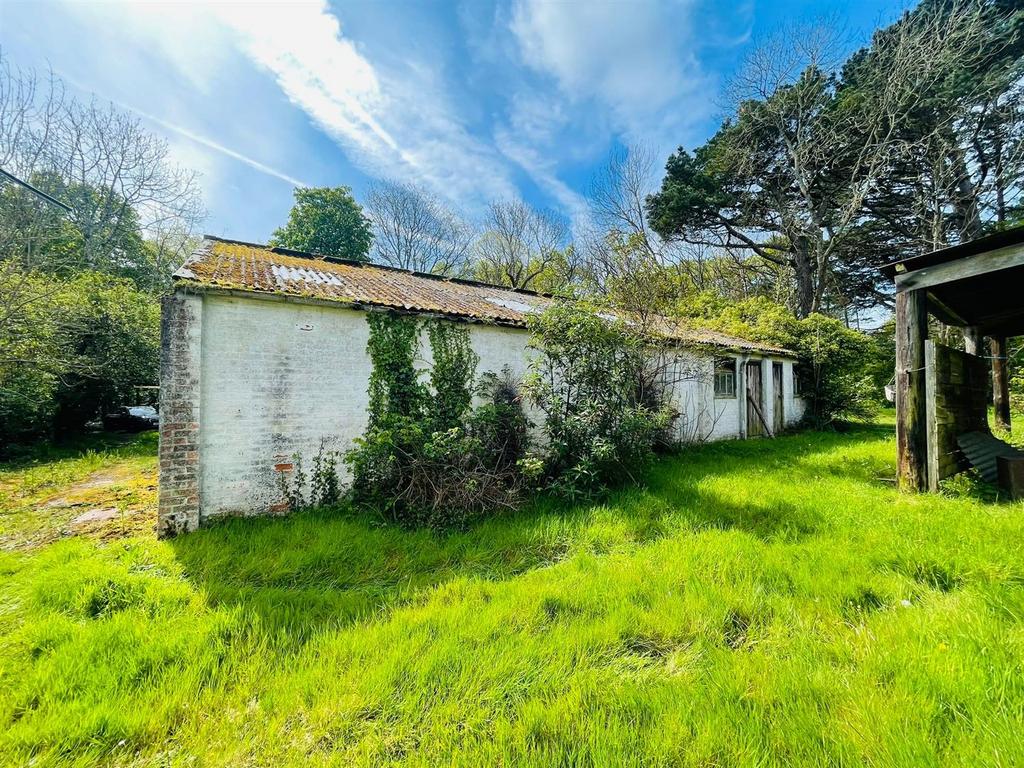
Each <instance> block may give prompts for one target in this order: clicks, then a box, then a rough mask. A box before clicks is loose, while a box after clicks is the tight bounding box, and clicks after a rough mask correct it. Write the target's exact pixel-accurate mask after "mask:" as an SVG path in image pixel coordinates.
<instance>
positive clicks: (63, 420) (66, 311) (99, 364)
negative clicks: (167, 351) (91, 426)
mask: <svg viewBox="0 0 1024 768" xmlns="http://www.w3.org/2000/svg"><path fill="white" fill-rule="evenodd" d="M67 290H68V296H69V301H68V303H67V304H66V305H65V306H64V307H62V308H61V312H62V317H61V318H60V319H59V320H58V322H59V323H60V324H61V329H62V331H63V333H64V342H65V343H64V350H65V353H66V354H67V356H68V357H67V358H66V359H67V362H68V366H67V368H66V370H65V372H64V374H63V375H62V377H61V384H60V386H59V387H58V389H57V392H56V402H57V413H56V428H57V429H58V431H61V432H65V433H66V432H70V431H74V430H77V429H80V428H81V427H82V425H83V424H85V422H86V421H88V420H89V419H91V418H93V417H95V416H96V414H97V413H99V412H102V411H103V410H106V409H109V408H112V407H114V406H116V405H119V404H122V403H129V402H132V401H133V400H134V398H135V397H136V394H135V389H134V387H136V386H139V385H152V384H156V383H157V375H158V368H159V364H160V305H159V304H158V303H157V301H156V299H155V298H153V297H152V296H151V295H150V294H148V293H143V292H141V291H139V290H137V289H136V288H135V287H134V286H133V285H132V284H131V283H130V282H129V281H127V280H114V279H111V278H108V277H104V276H103V275H98V274H83V275H81V276H79V277H77V278H75V279H74V280H73V281H71V282H70V283H69V284H68V286H67Z"/></svg>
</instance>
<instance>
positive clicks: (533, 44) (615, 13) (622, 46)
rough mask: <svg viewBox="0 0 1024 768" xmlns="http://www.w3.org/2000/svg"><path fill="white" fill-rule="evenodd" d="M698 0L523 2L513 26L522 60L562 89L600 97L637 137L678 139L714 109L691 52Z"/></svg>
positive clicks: (578, 97) (577, 96) (573, 95)
mask: <svg viewBox="0 0 1024 768" xmlns="http://www.w3.org/2000/svg"><path fill="white" fill-rule="evenodd" d="M693 10H694V9H693V3H692V2H688V1H682V2H673V1H672V0H646V1H643V2H630V3H614V2H590V3H551V2H545V0H519V1H518V2H517V4H516V6H515V8H514V9H513V13H512V20H511V24H510V26H511V29H512V32H513V33H514V35H515V36H516V38H517V40H518V42H519V49H520V52H521V55H522V57H523V60H524V61H525V63H526V64H527V65H528V66H530V67H531V68H532V69H533V70H535V71H537V72H541V73H543V74H546V75H549V76H550V77H552V78H553V79H554V80H555V81H556V82H557V84H558V87H559V89H560V91H561V92H562V94H563V95H564V96H565V97H567V98H568V99H570V100H573V101H576V102H580V101H585V100H595V101H596V102H598V103H599V104H600V105H601V106H604V107H606V108H608V109H609V110H610V111H611V115H612V118H613V121H614V123H615V127H616V129H617V130H619V131H620V132H622V133H623V134H625V135H626V137H627V139H629V140H631V141H644V142H651V143H654V144H657V145H661V144H664V143H665V142H669V143H675V144H678V143H679V142H680V141H682V140H683V139H684V138H686V136H685V135H683V134H685V133H686V132H687V131H689V130H692V128H693V127H694V126H695V125H697V124H698V123H699V122H700V121H701V120H703V119H704V118H706V117H707V116H708V115H709V114H710V112H711V109H712V104H711V100H712V90H711V87H710V86H711V81H710V78H709V77H708V76H707V75H706V73H704V72H703V71H702V69H701V67H700V65H699V63H698V61H697V59H696V57H695V56H694V55H693V53H692V50H693V48H694V47H696V46H695V43H694V33H693V30H692V16H693Z"/></svg>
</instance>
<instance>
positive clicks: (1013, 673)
mask: <svg viewBox="0 0 1024 768" xmlns="http://www.w3.org/2000/svg"><path fill="white" fill-rule="evenodd" d="M893 453H894V446H893V441H892V438H891V429H890V428H863V429H859V430H856V431H854V432H851V433H848V434H810V435H796V436H792V437H784V438H780V439H777V440H774V441H752V442H744V443H728V444H715V445H708V446H704V447H701V448H697V449H693V450H689V451H687V452H685V453H683V454H682V455H680V456H678V457H675V458H672V459H669V460H665V461H663V462H661V463H660V464H659V465H658V466H657V467H656V468H655V469H654V470H653V471H652V472H651V474H650V477H649V478H648V482H647V484H646V487H645V488H644V489H634V490H626V491H623V492H621V493H619V494H617V495H615V496H613V497H612V498H610V499H609V500H608V501H607V502H606V503H604V504H598V505H593V506H586V507H579V508H573V509H564V508H562V507H560V506H559V505H557V504H555V503H553V502H550V501H548V502H543V501H542V502H538V504H537V505H536V506H534V507H532V508H531V509H528V510H526V511H524V512H522V513H519V514H516V515H511V516H507V517H503V518H499V519H494V520H490V521H488V522H485V523H483V524H480V525H478V526H476V527H474V528H472V529H471V530H469V531H467V532H463V533H458V534H453V535H449V536H438V535H435V534H431V533H427V532H409V531H403V530H399V529H396V528H391V527H379V526H375V525H374V524H373V523H372V522H371V521H368V520H365V519H363V518H360V517H358V516H353V515H351V514H349V513H346V512H344V511H341V512H329V511H320V512H314V513H309V514H303V515H296V516H294V517H291V518H287V519H264V520H233V521H228V522H226V523H224V524H221V525H217V526H214V527H211V528H209V529H205V530H202V531H200V532H198V533H196V534H192V535H188V536H184V537H181V538H179V539H176V540H174V541H171V542H156V541H153V540H151V539H143V538H134V539H127V540H124V541H121V542H117V543H113V544H108V545H100V544H97V543H94V542H90V541H86V540H81V539H79V540H67V541H62V542H58V543H55V544H51V545H48V546H46V547H44V548H42V549H39V550H36V551H32V552H23V553H16V554H6V555H4V556H3V558H2V559H0V584H2V586H0V595H2V602H0V757H2V758H3V760H4V761H5V762H6V763H9V764H12V765H24V764H28V763H29V761H33V762H32V764H33V765H39V766H46V765H76V766H87V765H123V766H129V765H131V766H138V765H183V766H184V765H204V766H205V765H212V766H220V765H225V766H226V765H231V766H235V765H274V766H278V765H350V764H356V765H360V764H361V765H391V764H394V765H465V766H480V765H537V766H559V765H564V766H576V765H595V766H603V765H666V766H667V765H692V766H731V765H735V766H747V765H758V766H776V765H777V766H787V765H828V764H832V765H872V766H888V765H906V766H929V765H936V766H938V765H944V766H945V765H963V766H977V765H1005V766H1013V765H1022V764H1024V672H1022V664H1024V623H1022V618H1024V549H1022V547H1021V542H1022V541H1024V539H1022V535H1024V504H1021V503H1012V504H1011V503H992V502H986V501H983V500H981V499H979V498H975V497H973V496H970V495H965V493H964V492H963V490H962V489H961V490H960V491H958V493H959V495H950V494H947V495H932V496H911V495H900V494H899V493H897V492H896V491H895V490H894V489H893V487H892V483H891V475H892V471H893V466H892V465H893ZM968 490H970V489H968Z"/></svg>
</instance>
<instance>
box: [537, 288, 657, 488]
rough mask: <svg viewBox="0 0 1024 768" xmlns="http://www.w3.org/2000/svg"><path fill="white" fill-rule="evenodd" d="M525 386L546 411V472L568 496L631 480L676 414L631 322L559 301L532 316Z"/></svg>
mask: <svg viewBox="0 0 1024 768" xmlns="http://www.w3.org/2000/svg"><path fill="white" fill-rule="evenodd" d="M530 330H531V332H532V338H531V341H530V344H531V346H532V347H533V349H534V350H535V351H536V352H537V355H536V356H535V357H534V359H533V360H532V361H531V370H530V374H529V376H528V378H527V380H526V382H525V388H526V391H527V393H528V395H529V396H530V398H531V399H532V401H533V402H534V403H535V404H536V405H537V407H538V408H539V409H540V410H541V411H542V412H543V413H544V417H545V422H544V428H545V432H546V436H547V439H548V444H547V447H546V456H545V477H546V480H547V482H548V484H549V486H550V487H551V488H552V489H553V490H555V491H556V492H558V493H560V494H561V495H564V496H566V497H569V498H578V497H590V496H593V495H595V494H598V493H601V492H602V491H604V490H605V489H607V488H609V487H611V486H615V485H619V484H621V483H623V482H625V481H632V480H635V479H636V476H637V473H638V472H639V471H640V470H641V469H643V468H644V467H645V466H646V465H647V464H648V463H649V462H650V460H651V459H652V458H653V452H654V446H655V444H656V442H657V441H658V439H659V438H660V437H661V436H662V435H663V434H664V432H665V430H666V429H667V427H668V425H669V423H670V421H671V418H672V417H671V414H670V412H669V410H668V409H667V408H665V407H664V405H662V404H661V401H660V399H659V398H657V397H652V394H651V390H650V388H649V387H642V386H639V384H640V382H644V381H646V380H648V378H649V377H648V376H647V375H646V365H647V357H648V350H647V346H648V343H647V342H646V341H645V340H644V339H642V338H641V337H640V335H639V334H638V333H636V332H635V331H633V330H632V329H631V328H630V327H629V326H627V325H626V324H625V323H622V322H619V321H612V320H607V319H605V318H602V317H600V316H599V315H597V314H595V313H594V312H592V311H589V310H588V309H586V308H585V307H582V306H579V305H574V304H558V305H555V306H553V307H552V308H550V309H548V310H547V311H545V312H544V313H543V314H541V315H537V316H534V317H532V318H531V320H530Z"/></svg>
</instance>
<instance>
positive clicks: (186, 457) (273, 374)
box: [160, 294, 792, 534]
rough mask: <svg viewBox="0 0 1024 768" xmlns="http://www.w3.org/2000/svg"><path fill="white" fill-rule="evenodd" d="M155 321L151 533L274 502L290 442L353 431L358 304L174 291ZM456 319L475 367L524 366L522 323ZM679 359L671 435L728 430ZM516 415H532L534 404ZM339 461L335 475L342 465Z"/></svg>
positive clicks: (733, 432)
mask: <svg viewBox="0 0 1024 768" xmlns="http://www.w3.org/2000/svg"><path fill="white" fill-rule="evenodd" d="M163 326H164V327H163V337H164V342H163V344H164V349H163V358H162V363H161V377H162V390H161V394H162V398H163V399H162V409H161V416H162V423H161V444H160V462H161V492H160V529H161V531H162V532H163V533H165V534H170V533H177V532H180V531H186V530H192V529H194V528H195V527H196V526H198V525H199V524H200V523H201V522H202V521H203V520H206V519H207V518H210V517H214V516H218V515H225V514H241V515H252V514H265V513H267V512H275V511H279V510H281V509H283V505H282V501H283V499H282V494H281V490H280V486H279V480H280V478H281V476H282V473H284V474H285V475H290V474H291V473H294V471H295V467H294V464H295V462H294V458H293V457H294V456H295V455H296V454H297V455H299V456H301V457H302V459H303V463H304V467H303V468H304V469H305V470H306V472H307V474H308V471H309V469H310V465H311V463H312V459H313V456H314V455H315V454H316V452H317V450H318V449H319V447H320V443H321V441H322V440H323V441H324V442H325V445H326V447H327V448H328V449H329V450H336V451H345V450H346V449H348V448H349V447H351V445H352V442H353V440H354V439H355V438H357V437H358V436H360V435H361V434H362V433H363V431H364V429H365V426H366V408H367V394H366V387H367V381H368V378H369V375H370V370H371V365H370V361H369V358H368V357H367V355H366V342H367V338H368V327H367V323H366V315H365V313H364V312H361V311H357V310H351V309H345V308H340V307H337V306H330V305H316V304H309V303H299V302H294V301H285V300H282V299H280V298H272V299H260V298H243V297H236V296H227V295H218V294H205V295H204V296H203V297H202V298H200V297H198V296H188V295H182V294H176V295H175V296H173V297H171V298H170V299H168V300H166V301H165V304H164V321H163ZM468 327H469V329H470V338H471V343H472V345H473V349H474V351H476V353H477V354H478V355H479V356H480V363H479V366H478V369H477V370H478V373H483V372H485V371H495V372H499V371H500V370H501V369H502V367H503V366H505V365H508V366H510V367H511V368H512V370H513V374H515V375H522V374H523V373H525V371H526V368H527V364H528V355H529V352H528V350H527V341H528V334H527V333H526V332H525V331H523V330H521V329H514V328H504V327H495V326H487V325H479V324H473V325H469V326H468ZM200 340H201V343H200ZM423 344H424V347H423V349H422V350H421V355H420V358H421V359H420V364H421V365H422V366H423V367H427V366H428V365H429V357H430V351H429V346H428V345H427V341H426V338H425V334H424V338H423ZM683 365H684V367H687V368H689V369H691V370H697V371H698V372H699V374H700V375H698V376H694V377H691V378H690V379H688V380H687V381H684V382H682V383H681V384H680V386H678V387H677V391H676V407H677V409H678V410H679V411H680V412H681V414H682V417H681V419H680V423H679V425H678V426H679V429H680V433H681V436H683V437H687V436H688V435H686V434H683V433H684V432H686V431H690V432H691V433H692V432H694V431H695V432H696V433H697V434H696V435H692V434H691V435H690V436H691V437H692V436H695V437H696V438H697V439H709V438H710V439H722V438H728V437H737V436H738V435H739V434H740V423H739V414H738V409H737V407H736V402H735V401H722V400H715V399H714V397H713V390H712V384H711V376H710V374H711V361H710V358H705V359H703V360H700V361H696V362H695V361H693V360H692V359H687V360H685V361H684V362H683ZM786 365H787V371H786V374H787V377H788V376H789V375H791V366H790V365H789V364H788V363H787V364H786ZM705 369H706V370H705ZM786 381H787V386H789V378H787V379H786ZM787 395H790V396H789V399H788V400H787V414H788V413H789V412H790V410H789V404H790V403H791V402H792V398H791V393H787ZM528 415H529V416H530V417H531V418H532V419H533V420H534V421H535V422H538V423H539V422H540V414H537V413H535V412H533V413H529V414H528ZM684 425H685V426H684ZM339 470H340V475H341V476H342V479H347V478H346V474H345V467H344V466H343V465H339Z"/></svg>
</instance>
